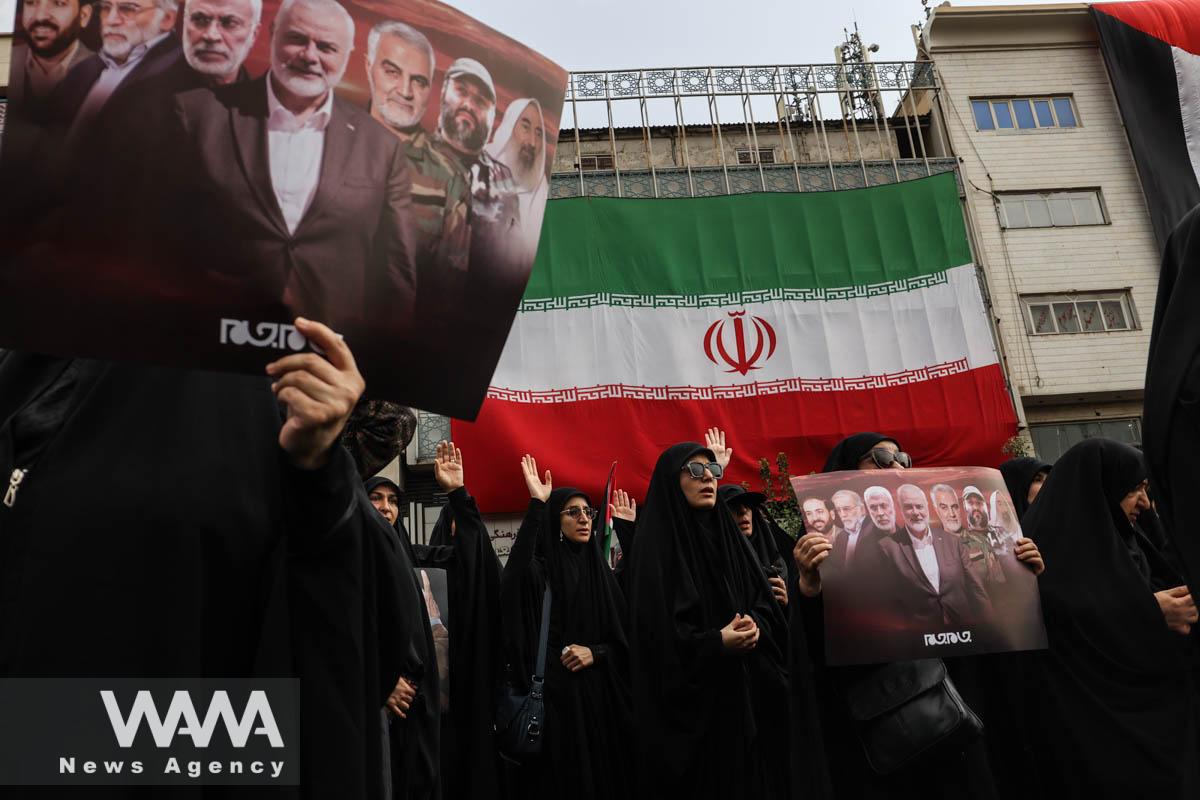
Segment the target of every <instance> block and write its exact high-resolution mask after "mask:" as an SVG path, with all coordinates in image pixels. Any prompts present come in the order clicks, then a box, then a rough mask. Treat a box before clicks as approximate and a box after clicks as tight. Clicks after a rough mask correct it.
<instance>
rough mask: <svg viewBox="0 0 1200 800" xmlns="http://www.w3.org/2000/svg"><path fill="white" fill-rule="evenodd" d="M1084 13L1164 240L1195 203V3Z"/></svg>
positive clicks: (1198, 128) (1198, 41) (1199, 102)
mask: <svg viewBox="0 0 1200 800" xmlns="http://www.w3.org/2000/svg"><path fill="white" fill-rule="evenodd" d="M1092 17H1093V18H1094V19H1095V21H1096V30H1097V32H1098V34H1099V36H1100V49H1101V51H1102V52H1103V54H1104V62H1105V64H1106V65H1107V66H1108V74H1109V78H1110V79H1111V80H1112V86H1113V91H1114V93H1115V94H1116V96H1117V103H1118V105H1119V106H1120V108H1121V117H1122V118H1123V120H1124V122H1125V130H1126V131H1127V132H1128V134H1129V143H1130V145H1131V146H1132V148H1133V157H1134V160H1135V161H1136V162H1137V168H1138V175H1139V177H1140V178H1141V181H1142V188H1143V190H1144V194H1145V195H1146V203H1147V205H1148V206H1149V208H1150V217H1151V220H1152V221H1153V222H1154V233H1155V235H1156V236H1157V237H1158V241H1159V244H1165V243H1166V240H1167V236H1168V235H1169V234H1170V233H1171V231H1172V230H1173V229H1174V228H1175V225H1177V224H1178V223H1179V221H1180V220H1181V219H1183V215H1184V214H1186V213H1187V212H1189V211H1191V210H1192V207H1193V206H1195V205H1196V204H1197V203H1200V177H1198V175H1200V0H1143V1H1142V2H1136V3H1097V4H1095V5H1093V6H1092Z"/></svg>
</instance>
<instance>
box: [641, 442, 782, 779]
mask: <svg viewBox="0 0 1200 800" xmlns="http://www.w3.org/2000/svg"><path fill="white" fill-rule="evenodd" d="M721 473H722V469H721V467H720V466H719V465H718V464H716V458H715V457H714V455H713V452H712V451H711V450H709V449H707V448H705V447H704V446H703V445H701V444H696V443H692V442H687V443H684V444H678V445H675V446H674V447H672V448H670V449H669V450H667V451H666V452H665V453H663V454H662V455H661V456H660V457H659V459H658V463H657V465H656V466H655V468H654V474H653V477H652V478H651V479H650V488H649V490H648V492H647V496H646V503H645V506H644V508H642V509H641V510H640V513H639V518H638V524H637V545H636V547H635V548H634V553H633V556H632V559H631V563H630V565H629V579H628V580H629V582H628V586H629V591H630V597H629V600H630V618H631V634H632V635H631V640H630V648H631V655H632V676H633V693H634V707H635V708H636V711H637V719H636V724H635V735H636V741H637V780H638V786H637V792H636V796H637V797H647V798H649V797H692V798H697V797H699V798H708V797H753V798H766V799H767V800H770V799H771V798H775V797H778V796H780V793H779V791H778V790H776V789H775V788H774V787H775V786H776V785H777V784H778V782H779V777H780V776H778V775H777V774H776V773H779V772H783V773H786V767H784V766H782V764H783V763H784V761H785V759H786V753H787V752H788V747H789V736H788V729H787V724H786V715H785V713H784V711H785V709H786V699H785V698H786V697H787V669H786V666H785V663H784V658H785V647H786V645H785V644H784V643H785V642H786V635H787V630H786V628H787V623H786V621H785V619H784V617H783V614H782V613H781V612H780V610H779V606H778V605H777V604H776V602H775V601H774V600H773V599H772V596H771V589H770V587H769V586H768V584H767V579H766V576H765V575H764V573H763V570H762V567H761V566H760V565H759V563H758V560H757V558H756V557H755V555H754V552H753V551H752V550H751V549H750V545H749V543H748V542H747V540H746V537H745V536H743V535H742V533H741V532H740V531H739V530H738V528H737V526H736V524H735V523H734V521H733V517H732V516H731V515H730V514H729V512H728V511H727V510H725V509H724V508H718V505H717V478H718V477H719V476H720V475H721ZM781 754H782V755H781ZM782 777H783V782H784V783H785V784H786V774H785V775H783V776H782Z"/></svg>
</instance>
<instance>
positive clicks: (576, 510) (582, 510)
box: [559, 506, 600, 520]
mask: <svg viewBox="0 0 1200 800" xmlns="http://www.w3.org/2000/svg"><path fill="white" fill-rule="evenodd" d="M559 513H561V514H566V515H567V516H568V517H570V518H571V519H574V520H578V519H579V518H580V517H581V516H586V517H587V518H588V519H595V518H596V515H597V514H599V513H600V512H599V511H597V510H596V509H594V508H589V507H588V506H572V507H571V508H564V509H563V510H562V511H561V512H559Z"/></svg>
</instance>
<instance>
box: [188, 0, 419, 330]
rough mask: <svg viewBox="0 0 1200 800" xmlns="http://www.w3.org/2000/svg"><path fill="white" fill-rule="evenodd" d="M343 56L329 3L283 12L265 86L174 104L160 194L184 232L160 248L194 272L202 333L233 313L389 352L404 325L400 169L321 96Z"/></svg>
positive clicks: (347, 111)
mask: <svg viewBox="0 0 1200 800" xmlns="http://www.w3.org/2000/svg"><path fill="white" fill-rule="evenodd" d="M353 44H354V21H353V20H352V19H351V17H350V15H349V13H347V11H346V10H345V9H344V8H343V7H342V6H341V5H340V4H338V3H337V2H335V1H334V0H285V2H284V3H283V5H282V6H281V7H280V9H279V13H278V14H277V16H276V17H275V21H274V24H273V25H272V29H271V68H270V70H269V72H268V74H267V75H265V76H263V77H262V78H259V79H257V80H252V81H246V82H242V83H235V84H233V85H231V86H224V87H219V88H217V89H216V90H215V91H209V90H207V89H202V90H197V91H192V92H186V93H184V94H181V95H178V96H177V97H176V98H175V117H176V122H177V124H178V125H179V126H180V127H181V128H182V130H181V131H179V132H178V138H177V139H176V141H180V142H183V143H184V152H183V153H181V154H173V160H174V161H175V162H176V163H177V165H178V166H177V169H178V170H179V175H178V177H177V178H176V179H175V180H174V181H172V183H175V185H176V186H179V183H178V182H182V184H183V185H182V186H181V187H179V189H176V190H173V191H172V192H171V194H172V195H174V196H175V197H178V198H179V202H181V203H184V204H186V208H181V209H179V213H178V214H175V213H172V215H171V216H174V217H181V218H182V219H183V222H182V224H181V226H180V227H177V228H176V229H175V231H176V232H175V233H174V234H173V236H175V237H177V238H176V239H175V241H173V242H172V243H171V245H170V246H171V248H172V251H173V252H174V253H177V254H182V257H183V258H184V260H185V263H188V264H189V266H188V267H187V269H188V270H190V271H193V272H201V271H204V272H206V274H205V276H204V278H202V279H201V286H200V287H198V289H197V293H198V294H200V295H202V296H203V295H207V296H208V300H206V301H205V302H207V303H209V304H210V308H211V310H212V312H213V315H214V319H215V318H216V317H219V316H220V315H221V313H222V312H221V309H222V308H224V307H227V306H223V305H222V303H236V304H237V306H236V308H237V309H239V310H241V311H242V312H243V313H257V314H261V315H262V318H264V319H273V320H276V321H282V320H287V319H290V318H291V317H292V316H295V315H302V316H305V317H309V318H311V319H317V320H321V321H323V322H325V323H327V324H328V325H330V326H331V327H333V328H334V329H335V330H338V331H339V332H341V333H343V334H346V335H349V334H350V333H351V332H353V333H354V334H356V335H357V336H358V337H359V338H360V339H365V338H367V337H369V336H373V335H375V334H379V333H384V332H386V333H388V334H391V336H390V338H391V339H392V340H393V341H394V337H395V334H396V333H397V331H396V330H395V328H396V324H397V321H404V320H410V319H411V318H412V310H413V308H414V306H415V298H416V289H417V286H416V267H415V263H414V252H415V251H414V246H413V242H414V231H413V228H412V219H411V213H410V209H411V196H410V195H411V185H412V184H411V179H410V172H409V164H408V159H407V158H406V156H405V155H404V152H403V149H402V146H401V142H400V141H399V140H398V139H397V138H396V137H394V136H392V135H391V134H390V133H388V131H387V130H386V129H384V128H383V127H382V126H380V125H379V123H377V122H376V121H375V120H373V119H372V118H371V116H370V115H369V114H368V113H367V112H366V111H365V110H364V109H361V108H359V107H357V106H354V105H352V104H350V103H347V102H345V101H343V100H341V99H340V98H337V97H335V96H334V93H333V90H334V87H335V86H337V84H338V82H339V81H340V80H341V78H342V75H343V74H344V73H345V70H346V65H347V63H348V61H349V57H350V53H351V51H352V50H353ZM180 189H181V190H180ZM182 278H183V280H185V281H186V280H187V276H186V275H184V276H182ZM205 284H207V286H205ZM214 287H219V288H217V290H216V291H215V292H214V291H213V289H214ZM206 288H207V291H205V289H206ZM247 309H250V310H247Z"/></svg>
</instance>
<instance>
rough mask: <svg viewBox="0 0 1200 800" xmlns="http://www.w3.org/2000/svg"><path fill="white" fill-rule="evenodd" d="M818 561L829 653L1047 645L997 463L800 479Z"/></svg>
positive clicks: (861, 656) (864, 655) (884, 657)
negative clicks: (819, 549)
mask: <svg viewBox="0 0 1200 800" xmlns="http://www.w3.org/2000/svg"><path fill="white" fill-rule="evenodd" d="M792 488H793V490H794V491H795V494H796V501H797V503H798V505H799V507H800V509H801V512H802V514H803V518H804V524H805V530H806V531H807V532H808V533H816V534H819V535H822V536H825V537H826V538H827V539H828V540H829V542H830V543H831V544H832V548H831V549H830V550H829V555H828V556H827V557H826V558H825V559H824V561H823V562H822V563H821V564H820V567H819V571H820V584H821V596H822V598H823V606H824V614H825V648H826V660H827V662H828V663H830V664H871V663H882V662H889V661H903V660H909V659H917V658H931V657H941V656H965V655H973V654H977V653H994V652H1005V651H1014V650H1039V649H1044V648H1045V647H1046V630H1045V627H1044V625H1043V622H1042V612H1041V599H1040V597H1039V595H1038V588H1037V577H1036V576H1035V574H1034V571H1033V569H1031V568H1030V565H1029V564H1027V563H1025V562H1023V561H1022V560H1020V559H1018V553H1019V552H1020V548H1021V545H1022V543H1024V542H1026V541H1027V540H1025V539H1024V538H1023V534H1022V533H1021V526H1020V523H1019V522H1018V520H1017V515H1016V512H1015V510H1014V508H1013V504H1012V500H1011V498H1009V496H1008V491H1007V490H1006V488H1005V485H1004V478H1003V477H1002V476H1001V475H1000V473H999V472H998V471H996V470H994V469H985V468H980V467H963V468H958V467H948V468H938V469H908V470H870V471H861V472H831V473H824V474H814V475H805V476H802V477H796V478H792Z"/></svg>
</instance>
